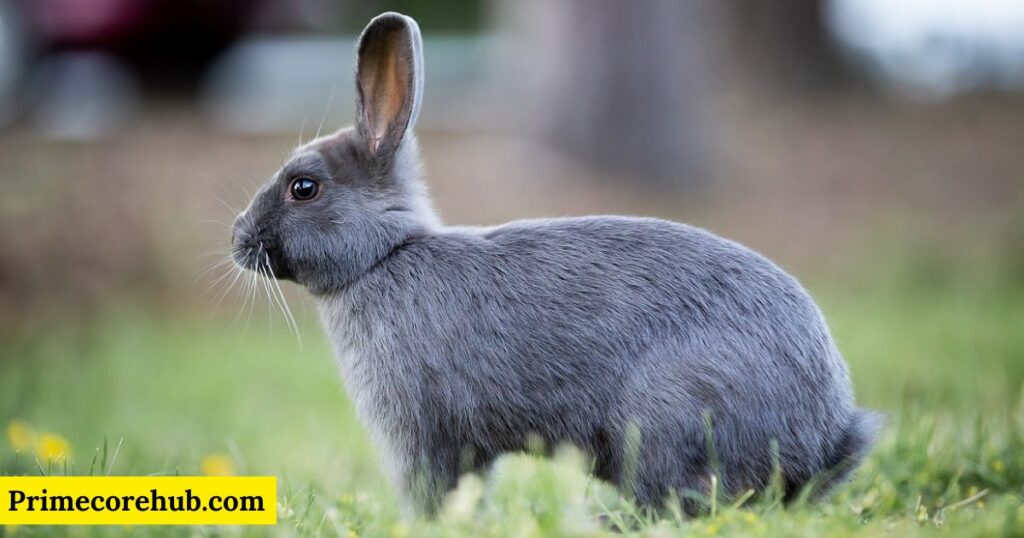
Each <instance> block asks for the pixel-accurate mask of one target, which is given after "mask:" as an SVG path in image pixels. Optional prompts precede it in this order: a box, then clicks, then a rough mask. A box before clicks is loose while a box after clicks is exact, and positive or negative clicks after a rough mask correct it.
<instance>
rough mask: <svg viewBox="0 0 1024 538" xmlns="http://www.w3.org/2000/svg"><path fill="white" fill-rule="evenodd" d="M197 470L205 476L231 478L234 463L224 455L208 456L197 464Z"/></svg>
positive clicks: (233, 471) (233, 472)
mask: <svg viewBox="0 0 1024 538" xmlns="http://www.w3.org/2000/svg"><path fill="white" fill-rule="evenodd" d="M199 470H200V471H201V472H202V473H203V474H204V475H206V476H231V475H233V474H235V462H234V461H232V459H231V457H230V456H227V455H225V454H210V455H209V456H206V457H205V458H203V459H202V461H200V462H199Z"/></svg>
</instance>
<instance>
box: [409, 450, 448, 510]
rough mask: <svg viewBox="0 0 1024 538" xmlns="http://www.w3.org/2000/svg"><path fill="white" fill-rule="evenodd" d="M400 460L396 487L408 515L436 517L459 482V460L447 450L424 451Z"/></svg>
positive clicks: (413, 453)
mask: <svg viewBox="0 0 1024 538" xmlns="http://www.w3.org/2000/svg"><path fill="white" fill-rule="evenodd" d="M396 459H397V460H398V461H395V462H394V465H395V467H396V471H397V473H396V474H397V476H396V482H397V484H396V485H397V489H398V492H399V495H400V496H401V497H402V499H403V501H404V503H403V504H404V506H405V509H406V512H407V513H408V515H413V516H420V517H430V516H433V515H434V514H436V513H437V511H438V510H439V509H440V508H441V505H442V503H443V501H444V498H445V495H446V494H447V493H448V492H450V491H451V490H452V489H454V488H455V486H456V484H457V483H458V478H459V473H458V469H459V467H458V458H457V457H454V454H449V453H448V451H445V450H431V451H425V450H421V451H418V452H408V453H406V454H403V455H401V456H399V457H398V458H396Z"/></svg>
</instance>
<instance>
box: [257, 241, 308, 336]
mask: <svg viewBox="0 0 1024 538" xmlns="http://www.w3.org/2000/svg"><path fill="white" fill-rule="evenodd" d="M266 267H267V271H268V272H269V273H270V276H271V279H270V281H271V282H272V283H273V284H274V288H275V289H276V290H277V297H278V306H280V307H281V313H283V314H284V319H285V322H286V323H288V324H290V325H289V327H288V331H289V332H291V333H292V334H294V335H295V340H296V341H297V342H298V343H299V349H302V335H301V334H299V324H298V322H296V321H295V316H294V315H293V314H292V309H291V308H290V307H289V306H288V300H287V299H285V296H284V290H282V289H281V284H280V283H278V281H277V276H276V275H274V268H273V267H271V266H270V255H269V254H267V256H266ZM293 329H294V330H293Z"/></svg>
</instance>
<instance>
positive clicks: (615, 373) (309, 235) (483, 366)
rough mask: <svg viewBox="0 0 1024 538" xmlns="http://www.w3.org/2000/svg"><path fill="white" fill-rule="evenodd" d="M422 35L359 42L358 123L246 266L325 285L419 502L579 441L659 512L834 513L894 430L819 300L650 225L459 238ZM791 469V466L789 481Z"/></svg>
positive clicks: (492, 231)
mask: <svg viewBox="0 0 1024 538" xmlns="http://www.w3.org/2000/svg"><path fill="white" fill-rule="evenodd" d="M422 57H423V54H422V45H421V38H420V32H419V28H418V26H417V24H416V22H415V21H414V20H412V19H411V18H409V17H406V16H404V15H400V14H397V13H385V14H382V15H380V16H378V17H376V18H374V19H373V20H372V21H370V23H369V25H368V26H367V27H366V29H365V30H364V31H363V34H362V36H361V37H360V38H359V44H358V67H357V73H356V89H357V100H358V102H357V115H358V118H357V121H356V125H355V127H353V128H348V129H343V130H341V131H338V132H336V133H334V134H331V135H328V136H324V137H322V138H319V139H317V140H314V141H312V142H310V143H308V144H305V145H303V146H301V147H299V148H298V149H296V150H295V151H294V153H293V154H292V156H291V157H290V159H289V160H288V162H287V163H286V164H285V165H284V166H283V167H282V168H281V170H279V171H278V172H277V173H276V174H275V175H274V176H273V177H272V178H271V179H270V181H269V182H268V183H267V184H266V185H265V186H264V187H263V188H262V190H261V191H260V192H259V193H258V194H257V195H256V197H255V199H254V200H253V201H252V203H251V205H250V206H249V208H248V209H246V211H245V212H243V213H242V215H240V216H239V218H238V219H237V220H236V222H235V225H234V229H233V238H232V239H233V244H234V258H235V261H236V263H238V264H239V265H240V266H242V267H244V268H247V269H250V270H257V271H261V272H265V273H267V274H271V275H273V276H274V277H276V278H279V279H285V280H291V281H294V282H297V283H298V284H301V285H302V286H305V287H306V288H307V289H308V290H309V291H310V293H312V294H313V295H314V296H315V298H316V300H317V302H318V305H319V309H320V313H321V317H322V319H323V323H324V326H325V328H326V330H327V333H328V334H329V335H330V338H331V340H332V342H333V345H334V348H335V352H336V355H337V361H338V364H339V366H340V369H341V373H342V376H343V378H344V381H345V384H346V386H347V388H348V392H349V394H350V396H351V397H352V399H353V400H354V402H355V406H356V409H357V411H358V413H359V416H360V418H361V419H362V420H363V421H364V423H365V425H366V426H367V428H368V429H369V430H370V432H371V433H372V437H373V439H374V441H375V442H376V443H377V444H378V446H379V448H380V449H381V451H382V453H383V455H384V460H385V463H386V465H387V467H388V469H389V470H390V471H391V472H392V473H393V475H394V480H395V483H396V486H397V487H398V489H399V491H400V492H401V493H402V494H403V495H404V497H405V498H406V499H408V501H409V502H410V504H411V506H412V507H413V508H414V509H415V510H416V511H417V512H418V513H420V514H425V515H429V514H431V513H433V511H434V510H436V508H437V507H438V505H439V502H440V501H441V500H442V498H443V496H444V494H445V492H447V491H449V490H450V489H451V488H453V487H454V485H455V484H456V480H457V478H458V476H459V474H460V473H461V472H463V471H470V470H479V469H485V468H486V467H487V465H488V464H489V463H490V462H492V461H494V459H495V458H497V457H498V456H500V455H501V454H503V453H508V452H513V451H521V450H525V449H528V448H529V447H532V446H534V443H536V442H538V441H539V442H540V443H539V444H541V445H542V446H546V447H555V446H558V445H560V444H571V445H574V446H576V447H579V449H581V450H582V451H583V452H584V453H585V454H587V455H588V456H589V457H590V458H592V461H593V473H594V474H595V475H596V476H597V477H599V478H601V479H603V480H606V481H608V482H611V483H613V484H616V485H617V486H618V487H619V488H620V489H621V490H622V491H623V492H624V493H625V494H627V495H629V496H631V497H633V498H635V499H636V501H637V502H638V503H639V504H640V505H642V506H646V507H651V508H658V507H660V506H662V503H663V502H664V501H665V499H667V498H669V495H670V494H671V493H674V494H676V495H678V496H679V497H680V498H682V499H683V509H685V510H687V511H688V512H691V513H695V512H699V511H700V509H701V505H700V501H699V500H695V499H694V497H695V496H694V495H690V494H691V493H697V494H701V495H707V494H708V493H710V491H711V480H712V478H711V477H712V476H715V477H716V479H717V481H718V485H717V491H719V492H724V493H728V494H735V493H740V492H743V491H746V490H747V489H750V488H754V489H760V488H764V487H766V486H767V485H768V484H769V482H770V481H771V480H772V479H773V476H776V477H778V479H779V482H778V483H781V486H782V487H783V488H784V491H785V492H786V494H787V496H790V497H793V496H795V495H797V494H799V493H800V492H801V491H804V489H805V487H806V486H809V485H813V486H814V491H815V492H816V493H815V494H814V495H815V496H820V495H822V494H824V493H826V492H828V491H829V490H830V489H832V488H833V487H834V486H835V485H836V484H839V483H841V482H842V481H843V480H844V479H845V478H846V477H847V476H848V475H849V473H850V472H851V470H852V469H854V468H855V467H856V465H857V464H858V463H859V462H860V460H861V459H862V458H863V457H864V456H865V454H866V453H867V452H868V451H869V449H870V447H871V445H872V443H873V440H874V437H875V434H876V432H877V430H878V428H879V425H880V420H879V418H878V417H877V415H875V414H874V413H871V412H868V411H865V410H862V409H858V408H856V407H855V406H854V402H853V395H852V390H851V386H850V380H849V376H848V374H847V370H846V365H845V363H844V362H843V359H842V357H841V356H840V354H839V351H838V350H837V349H836V346H835V344H834V342H833V341H832V338H831V336H830V335H829V331H828V328H827V326H826V324H825V321H824V319H823V318H822V315H821V312H820V311H819V310H818V308H817V306H815V303H814V302H813V301H812V300H811V298H810V297H809V296H808V294H807V292H806V291H804V289H803V288H802V287H801V286H800V284H799V283H798V282H797V281H796V280H795V279H793V277H791V276H789V275H788V274H786V273H785V272H783V271H782V270H781V269H779V268H778V267H777V266H775V265H774V264H773V263H772V262H770V261H768V260H767V259H765V258H763V257H762V256H760V255H758V254H757V253H755V252H752V251H751V250H749V249H747V248H745V247H743V246H741V245H739V244H737V243H734V242H732V241H728V240H726V239H722V238H720V237H717V236H715V235H712V234H711V233H709V232H706V231H704V230H701V229H698V228H694V227H691V226H687V225H684V224H677V223H674V222H667V221H662V220H656V219H650V218H628V217H608V216H603V217H583V218H563V219H542V220H525V221H517V222H512V223H509V224H505V225H502V226H495V227H489V228H469V227H449V226H444V225H442V224H441V223H440V221H439V220H438V218H437V217H436V215H435V214H434V212H433V211H432V209H431V205H430V201H429V199H428V197H427V194H426V192H425V189H424V186H423V183H422V181H421V177H420V169H419V160H418V158H419V152H418V149H417V143H416V138H415V136H414V135H413V132H412V126H413V124H414V123H415V121H416V116H417V114H418V112H419V107H420V101H421V96H422V92H423V78H424V77H423V59H422ZM776 471H778V473H777V474H776Z"/></svg>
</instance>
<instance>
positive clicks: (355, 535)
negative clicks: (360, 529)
mask: <svg viewBox="0 0 1024 538" xmlns="http://www.w3.org/2000/svg"><path fill="white" fill-rule="evenodd" d="M348 538H359V533H357V532H356V531H354V530H352V529H349V530H348Z"/></svg>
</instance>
